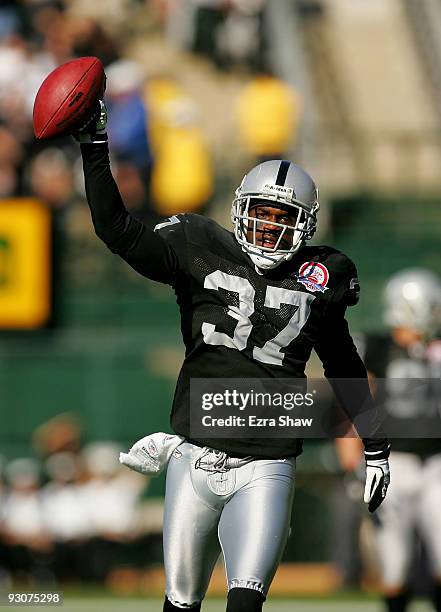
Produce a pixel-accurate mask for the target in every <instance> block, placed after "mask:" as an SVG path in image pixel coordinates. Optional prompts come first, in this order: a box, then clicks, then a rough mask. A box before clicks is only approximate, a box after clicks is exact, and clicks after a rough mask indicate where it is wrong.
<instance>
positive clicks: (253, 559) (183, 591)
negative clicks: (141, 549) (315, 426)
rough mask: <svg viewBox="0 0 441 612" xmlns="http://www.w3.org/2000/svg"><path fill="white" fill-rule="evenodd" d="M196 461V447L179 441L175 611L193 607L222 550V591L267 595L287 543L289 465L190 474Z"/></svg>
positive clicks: (170, 489)
mask: <svg viewBox="0 0 441 612" xmlns="http://www.w3.org/2000/svg"><path fill="white" fill-rule="evenodd" d="M209 455H210V453H207V455H206V463H208V464H210V462H212V463H215V462H216V461H218V460H219V454H218V453H217V454H213V456H212V457H211V458H210V456H209ZM200 456H201V449H200V448H199V447H197V446H194V445H193V444H189V443H184V444H181V445H180V446H179V448H178V449H177V451H176V452H175V454H174V456H173V457H172V458H171V460H170V463H169V466H168V471H167V485H166V497H165V511H164V561H165V571H166V593H167V597H168V599H169V600H170V601H171V602H172V603H173V604H174V605H176V606H177V607H181V608H186V607H190V606H194V605H195V604H197V603H199V602H200V601H201V600H202V599H203V598H204V595H205V592H206V590H207V587H208V583H209V581H210V577H211V574H212V571H213V568H214V565H215V563H216V561H217V558H218V556H219V553H220V551H221V550H222V552H223V556H224V561H225V568H226V573H227V582H228V588H229V589H231V588H233V587H238V586H241V587H245V588H252V589H255V590H258V591H259V592H261V593H263V594H264V595H266V593H267V591H268V589H269V586H270V584H271V581H272V579H273V577H274V574H275V572H276V569H277V566H278V563H279V561H280V558H281V556H282V553H283V550H284V548H285V545H286V541H287V538H288V533H289V525H290V518H291V510H292V502H293V498H294V473H295V459H294V458H290V459H286V460H275V459H272V460H247V462H246V463H244V464H243V465H241V466H240V467H235V468H230V469H225V470H224V471H211V470H210V471H209V470H207V469H199V468H196V465H195V464H196V462H197V460H198V457H200ZM225 465H226V464H225ZM225 465H223V468H225ZM217 466H218V468H222V465H221V463H219V462H218V463H217Z"/></svg>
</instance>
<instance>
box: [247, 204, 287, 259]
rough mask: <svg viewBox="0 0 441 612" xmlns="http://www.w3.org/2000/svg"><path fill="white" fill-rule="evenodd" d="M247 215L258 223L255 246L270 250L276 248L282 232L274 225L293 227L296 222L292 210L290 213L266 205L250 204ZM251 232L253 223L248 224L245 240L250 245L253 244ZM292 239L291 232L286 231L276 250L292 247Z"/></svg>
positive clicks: (281, 229) (283, 209)
mask: <svg viewBox="0 0 441 612" xmlns="http://www.w3.org/2000/svg"><path fill="white" fill-rule="evenodd" d="M248 214H249V216H250V217H251V218H257V219H259V221H260V222H259V223H257V224H256V246H259V247H267V248H270V249H273V248H274V247H275V246H276V244H277V241H278V239H279V237H280V234H281V232H282V231H283V228H282V227H280V225H276V224H277V223H280V224H282V225H290V226H295V224H296V221H297V214H296V212H295V211H294V210H293V211H290V210H287V209H285V208H279V207H278V206H272V205H268V204H260V203H256V204H254V205H253V204H251V206H250V211H249V213H248ZM253 232H254V223H250V227H249V228H248V233H247V240H248V241H249V242H251V243H252V242H253ZM292 237H293V230H292V229H289V230H286V231H285V233H284V234H283V237H282V240H281V241H280V244H279V245H278V248H279V249H289V248H290V247H291V246H292Z"/></svg>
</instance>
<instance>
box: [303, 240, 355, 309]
mask: <svg viewBox="0 0 441 612" xmlns="http://www.w3.org/2000/svg"><path fill="white" fill-rule="evenodd" d="M301 254H302V256H307V257H308V258H309V259H310V260H311V261H317V262H320V263H321V264H322V265H324V266H326V269H327V270H328V272H329V287H330V288H332V289H334V296H333V301H334V302H339V303H341V304H343V305H345V306H354V305H355V304H356V303H357V302H358V299H359V294H360V283H359V280H358V273H357V268H356V267H355V264H354V262H353V261H352V260H351V259H349V257H348V256H347V255H345V254H344V253H342V252H341V251H339V250H338V249H335V248H333V247H330V246H327V245H321V246H307V247H303V249H302V250H301Z"/></svg>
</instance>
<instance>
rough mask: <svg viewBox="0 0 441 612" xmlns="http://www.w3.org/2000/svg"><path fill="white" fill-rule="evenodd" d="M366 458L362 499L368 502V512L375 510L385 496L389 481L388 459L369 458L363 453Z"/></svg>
mask: <svg viewBox="0 0 441 612" xmlns="http://www.w3.org/2000/svg"><path fill="white" fill-rule="evenodd" d="M365 458H366V484H365V488H364V501H365V503H367V504H369V505H368V509H369V512H375V510H376V509H377V508H378V506H379V505H380V504H381V503H382V501H383V499H384V498H385V497H386V492H387V488H388V486H389V483H390V471H389V461H388V459H384V458H383V459H371V458H370V457H369V455H368V454H366V453H365Z"/></svg>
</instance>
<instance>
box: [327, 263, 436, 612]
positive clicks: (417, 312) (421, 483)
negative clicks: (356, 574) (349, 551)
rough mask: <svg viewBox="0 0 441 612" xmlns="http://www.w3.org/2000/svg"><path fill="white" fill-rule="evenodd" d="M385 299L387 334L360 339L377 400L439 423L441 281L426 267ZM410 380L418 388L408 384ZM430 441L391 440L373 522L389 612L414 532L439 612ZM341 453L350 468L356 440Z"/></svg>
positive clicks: (393, 610) (400, 278)
mask: <svg viewBox="0 0 441 612" xmlns="http://www.w3.org/2000/svg"><path fill="white" fill-rule="evenodd" d="M383 298H384V307H385V308H384V319H385V322H386V324H387V325H388V327H389V330H390V332H389V333H388V334H387V335H378V334H371V335H366V336H365V337H363V336H361V337H360V351H361V353H362V356H363V357H364V362H365V364H366V367H367V370H368V372H369V376H370V378H371V381H372V385H373V388H374V389H375V387H377V394H378V396H381V399H380V397H379V401H381V405H382V406H383V407H384V409H385V410H386V412H387V413H388V414H389V415H390V416H391V417H393V418H394V419H398V420H399V421H398V422H400V423H404V424H405V423H406V421H407V423H411V422H413V423H415V422H417V421H419V422H420V423H422V422H423V419H424V418H425V417H426V418H429V419H430V418H433V417H439V416H440V415H439V396H437V393H438V392H437V389H438V390H439V387H437V386H436V385H434V384H433V381H434V379H438V380H439V379H440V377H441V341H440V340H439V339H438V338H439V332H440V331H441V327H440V326H441V282H440V280H439V278H438V277H437V276H436V275H435V274H434V273H433V272H430V271H429V270H426V269H424V268H414V269H406V270H402V271H400V272H398V273H396V274H394V275H393V276H392V277H391V278H390V279H389V281H388V282H387V283H386V285H385V288H384V296H383ZM415 378H416V379H418V384H417V385H415V381H414V382H412V379H415ZM377 379H384V382H382V383H381V384H380V383H379V381H378V380H377ZM389 381H390V382H389ZM409 419H413V421H409ZM408 427H410V428H411V427H413V425H408ZM423 434H424V432H423ZM429 436H430V432H426V437H420V438H416V437H412V438H406V439H401V438H395V439H394V440H393V452H392V453H391V456H390V464H391V467H392V469H393V473H394V478H393V481H392V484H391V487H390V489H389V491H388V496H387V500H386V501H385V503H384V504H383V505H382V506H381V508H380V509H379V510H378V513H377V514H376V515H375V518H374V521H373V523H374V533H375V541H376V547H377V550H378V556H379V560H380V568H381V578H382V582H383V589H384V601H385V607H386V609H387V610H389V612H404V611H405V610H406V609H407V606H408V602H409V598H410V587H409V586H408V584H407V583H408V580H409V576H408V574H409V570H410V565H411V561H412V558H413V551H414V535H415V531H417V532H418V535H419V537H420V538H421V539H422V540H423V542H424V544H425V547H426V550H427V553H428V558H429V561H430V566H431V569H432V572H433V576H434V579H435V588H434V595H433V599H434V605H435V609H436V610H437V612H441V512H440V508H441V440H440V439H439V438H430V437H429ZM338 446H340V458H341V460H342V464H343V466H344V467H347V469H348V470H349V471H350V470H352V469H354V467H355V466H356V463H357V459H356V458H357V446H358V441H356V440H355V439H345V440H343V439H342V440H339V441H338ZM359 452H360V451H359V450H358V456H359Z"/></svg>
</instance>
